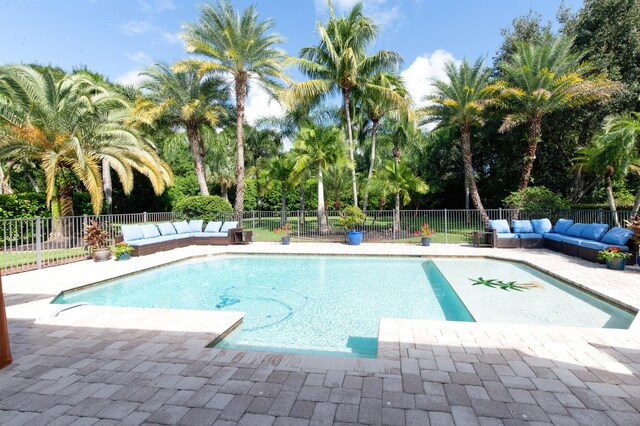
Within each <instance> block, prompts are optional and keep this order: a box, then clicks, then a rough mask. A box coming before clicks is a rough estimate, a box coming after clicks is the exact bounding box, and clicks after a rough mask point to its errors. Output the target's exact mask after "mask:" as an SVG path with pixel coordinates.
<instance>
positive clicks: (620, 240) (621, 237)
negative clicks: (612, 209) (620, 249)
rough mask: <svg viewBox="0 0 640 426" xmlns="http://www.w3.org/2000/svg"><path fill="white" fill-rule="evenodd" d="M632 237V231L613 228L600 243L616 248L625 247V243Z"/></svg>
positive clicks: (617, 227)
mask: <svg viewBox="0 0 640 426" xmlns="http://www.w3.org/2000/svg"><path fill="white" fill-rule="evenodd" d="M632 236H633V231H632V230H630V229H624V228H620V227H619V226H615V227H613V228H611V229H610V230H609V232H607V233H606V234H604V237H602V240H601V241H600V242H602V243H605V244H613V245H616V246H624V245H627V241H629V239H630V238H631V237H632Z"/></svg>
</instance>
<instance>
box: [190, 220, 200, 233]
mask: <svg viewBox="0 0 640 426" xmlns="http://www.w3.org/2000/svg"><path fill="white" fill-rule="evenodd" d="M189 228H191V232H202V221H201V220H190V221H189Z"/></svg>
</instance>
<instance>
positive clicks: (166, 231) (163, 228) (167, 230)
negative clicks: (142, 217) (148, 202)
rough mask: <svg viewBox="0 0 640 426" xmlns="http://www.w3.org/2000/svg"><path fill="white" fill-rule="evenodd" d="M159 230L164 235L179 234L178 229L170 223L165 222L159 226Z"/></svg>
mask: <svg viewBox="0 0 640 426" xmlns="http://www.w3.org/2000/svg"><path fill="white" fill-rule="evenodd" d="M158 229H159V230H160V233H161V234H162V235H175V234H177V232H176V228H174V227H173V225H172V224H170V223H169V222H163V223H159V224H158Z"/></svg>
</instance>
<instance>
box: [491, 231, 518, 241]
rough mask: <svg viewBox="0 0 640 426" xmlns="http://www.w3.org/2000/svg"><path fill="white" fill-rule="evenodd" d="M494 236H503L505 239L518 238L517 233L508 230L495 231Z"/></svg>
mask: <svg viewBox="0 0 640 426" xmlns="http://www.w3.org/2000/svg"><path fill="white" fill-rule="evenodd" d="M496 237H497V238H505V239H507V238H518V234H512V233H510V232H509V233H505V232H502V233H496Z"/></svg>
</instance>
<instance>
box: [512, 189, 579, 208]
mask: <svg viewBox="0 0 640 426" xmlns="http://www.w3.org/2000/svg"><path fill="white" fill-rule="evenodd" d="M502 203H503V204H504V205H505V206H506V207H509V208H515V209H520V210H548V209H553V210H557V209H568V208H569V201H568V200H567V199H565V198H563V197H562V196H561V195H560V194H557V193H555V192H553V191H552V190H550V189H549V188H546V187H544V186H530V187H529V188H527V189H525V190H524V191H515V192H512V193H511V194H509V196H508V197H507V198H505V199H504V200H503V201H502Z"/></svg>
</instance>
